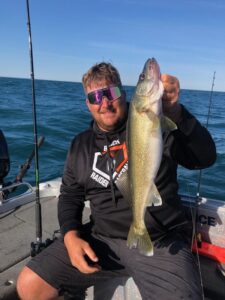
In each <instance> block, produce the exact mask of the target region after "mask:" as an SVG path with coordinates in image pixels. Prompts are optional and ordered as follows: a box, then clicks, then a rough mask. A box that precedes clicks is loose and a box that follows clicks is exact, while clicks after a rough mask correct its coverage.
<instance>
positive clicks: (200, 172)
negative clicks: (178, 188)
mask: <svg viewBox="0 0 225 300" xmlns="http://www.w3.org/2000/svg"><path fill="white" fill-rule="evenodd" d="M215 78H216V71H214V73H213V80H212V87H211V92H210V97H209V107H208V114H207V119H206V125H205V127H206V128H208V126H209V117H210V112H211V107H212V95H213V88H214V85H215ZM201 181H202V170H199V176H198V186H197V194H196V195H197V199H198V200H199V197H200V188H201Z"/></svg>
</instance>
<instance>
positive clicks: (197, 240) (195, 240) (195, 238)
mask: <svg viewBox="0 0 225 300" xmlns="http://www.w3.org/2000/svg"><path fill="white" fill-rule="evenodd" d="M215 78H216V71H214V73H213V79H212V86H211V92H210V97H209V107H208V114H207V119H206V125H205V127H206V128H208V125H209V117H210V112H211V107H212V95H213V88H214V83H215ZM201 181H202V170H201V169H200V170H199V176H198V186H197V193H196V202H195V207H194V210H193V212H192V222H193V233H192V243H191V244H192V246H193V245H195V249H196V254H197V261H198V268H199V274H200V281H201V288H202V299H203V300H204V299H205V297H204V289H203V281H202V273H201V268H200V259H199V252H198V247H201V242H202V238H201V234H199V233H197V232H196V228H197V212H198V206H199V204H200V203H201V198H200V188H201Z"/></svg>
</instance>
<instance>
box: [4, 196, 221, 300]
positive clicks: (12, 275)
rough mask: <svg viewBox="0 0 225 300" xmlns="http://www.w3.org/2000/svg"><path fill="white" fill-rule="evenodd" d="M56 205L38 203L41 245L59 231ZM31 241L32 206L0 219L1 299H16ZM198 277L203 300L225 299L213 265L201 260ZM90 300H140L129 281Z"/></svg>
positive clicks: (92, 293)
mask: <svg viewBox="0 0 225 300" xmlns="http://www.w3.org/2000/svg"><path fill="white" fill-rule="evenodd" d="M57 201H58V199H57V197H44V198H42V199H41V205H42V229H43V241H45V240H46V239H47V238H50V239H51V238H52V235H53V232H54V231H55V230H58V229H59V225H58V220H57ZM89 214H90V209H89V208H88V207H85V209H84V214H83V222H84V223H85V222H88V220H89ZM32 241H33V242H35V241H36V226H35V203H34V202H31V203H28V204H26V205H24V206H22V207H20V208H18V209H17V210H15V211H13V212H11V213H8V214H7V213H6V214H5V215H1V216H0V262H1V263H0V299H3V300H17V299H18V297H17V294H16V289H15V287H16V280H17V276H18V274H19V272H20V270H21V269H22V267H23V266H24V265H25V264H26V262H27V261H28V260H29V259H30V243H31V242H32ZM201 273H202V277H203V283H204V285H205V286H206V289H205V291H206V296H207V298H206V297H205V299H212V300H214V299H217V300H219V299H225V298H224V295H225V277H224V278H221V274H219V272H218V271H217V269H216V263H215V261H212V260H209V259H207V258H203V257H201ZM127 280H128V281H127ZM110 288H111V290H110ZM217 291H218V294H217ZM98 292H99V294H98ZM109 294H110V296H109ZM102 297H103V298H102ZM93 298H94V299H101V300H102V299H107V300H108V299H121V300H122V299H129V300H133V299H138V300H140V299H141V297H140V294H139V291H138V290H137V288H136V286H135V285H134V283H133V281H132V279H131V278H130V279H127V278H120V279H118V280H117V281H114V282H112V284H111V286H110V287H109V286H107V287H106V288H105V290H104V285H103V286H101V287H100V288H99V287H98V288H95V290H94V289H93V288H90V289H89V290H88V294H87V297H86V299H93ZM60 299H62V298H60Z"/></svg>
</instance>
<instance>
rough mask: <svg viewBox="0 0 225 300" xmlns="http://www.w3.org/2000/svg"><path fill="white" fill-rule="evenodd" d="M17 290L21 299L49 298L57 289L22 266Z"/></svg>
mask: <svg viewBox="0 0 225 300" xmlns="http://www.w3.org/2000/svg"><path fill="white" fill-rule="evenodd" d="M17 292H18V294H19V297H20V299H22V300H25V299H26V300H33V299H40V300H41V299H43V300H51V299H55V298H56V297H57V296H58V291H57V289H55V288H54V287H53V286H51V285H50V284H48V283H47V282H46V281H45V280H43V279H42V278H41V277H40V276H38V275H37V274H36V273H34V272H33V271H32V270H31V269H29V268H28V267H24V268H23V270H22V271H21V273H20V275H19V277H18V280H17Z"/></svg>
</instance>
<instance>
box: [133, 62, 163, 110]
mask: <svg viewBox="0 0 225 300" xmlns="http://www.w3.org/2000/svg"><path fill="white" fill-rule="evenodd" d="M163 91H164V88H163V84H162V81H161V73H160V67H159V64H158V63H157V61H156V59H155V58H149V59H148V60H147V61H146V62H145V65H144V68H143V70H142V72H141V74H140V76H139V80H138V83H137V86H136V90H135V96H136V97H135V98H136V99H138V101H140V100H141V101H142V102H145V103H146V105H150V106H151V109H152V110H153V111H154V112H155V113H156V114H157V115H159V114H161V110H162V103H161V99H162V96H163Z"/></svg>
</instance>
